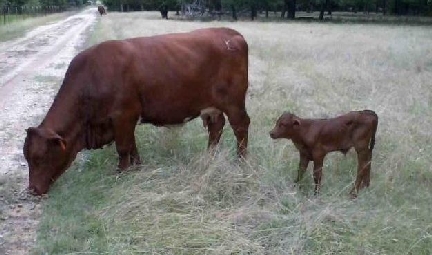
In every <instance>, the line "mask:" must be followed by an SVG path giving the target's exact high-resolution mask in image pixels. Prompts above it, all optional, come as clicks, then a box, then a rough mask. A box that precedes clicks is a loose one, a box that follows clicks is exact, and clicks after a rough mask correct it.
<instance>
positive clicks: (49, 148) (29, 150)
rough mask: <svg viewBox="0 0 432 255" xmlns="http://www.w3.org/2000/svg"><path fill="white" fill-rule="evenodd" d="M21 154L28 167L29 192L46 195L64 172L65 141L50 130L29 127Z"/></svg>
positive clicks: (65, 165)
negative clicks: (22, 153)
mask: <svg viewBox="0 0 432 255" xmlns="http://www.w3.org/2000/svg"><path fill="white" fill-rule="evenodd" d="M23 152H24V157H25V158H26V160H27V162H28V166H29V186H28V188H29V191H30V192H31V193H33V194H35V195H42V194H45V193H47V192H48V189H49V187H50V185H51V184H52V183H53V182H54V181H55V180H56V179H57V178H58V177H59V176H60V175H61V174H62V173H63V172H64V171H65V170H66V167H67V164H68V159H67V152H66V142H65V140H64V139H63V138H62V137H61V136H59V135H58V134H56V133H55V132H54V131H52V130H49V129H45V128H34V127H31V128H28V129H27V137H26V139H25V143H24V149H23Z"/></svg>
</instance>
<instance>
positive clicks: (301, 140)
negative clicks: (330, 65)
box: [270, 110, 378, 197]
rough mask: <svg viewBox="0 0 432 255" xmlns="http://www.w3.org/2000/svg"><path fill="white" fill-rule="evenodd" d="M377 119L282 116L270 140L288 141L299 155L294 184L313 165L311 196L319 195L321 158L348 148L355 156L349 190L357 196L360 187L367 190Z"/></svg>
mask: <svg viewBox="0 0 432 255" xmlns="http://www.w3.org/2000/svg"><path fill="white" fill-rule="evenodd" d="M377 127H378V116H377V114H376V113H375V112H373V111H371V110H363V111H352V112H349V113H347V114H345V115H341V116H339V117H336V118H328V119H302V118H300V117H298V116H296V115H294V114H292V113H289V112H285V113H283V114H282V115H281V116H280V117H279V119H278V120H277V122H276V125H275V127H274V128H273V130H272V131H270V137H271V138H273V139H278V138H287V139H291V141H292V142H293V143H294V146H295V147H296V148H297V149H298V151H299V153H300V164H299V169H298V175H297V179H296V181H295V182H296V183H297V182H299V181H300V180H301V179H302V177H303V174H304V172H305V171H306V169H307V166H308V164H309V161H313V162H314V171H313V177H314V183H315V194H318V193H319V189H320V185H321V177H322V167H323V161H324V157H325V156H326V155H327V154H328V153H329V152H332V151H340V152H342V153H343V154H346V153H347V152H348V151H349V150H350V149H351V148H352V147H354V149H355V150H356V152H357V159H358V166H357V178H356V180H355V184H354V187H353V188H352V190H351V192H350V193H351V195H352V196H353V197H356V196H357V193H358V191H359V190H360V189H361V188H362V187H369V184H370V170H371V160H372V150H373V148H374V146H375V134H376V131H377Z"/></svg>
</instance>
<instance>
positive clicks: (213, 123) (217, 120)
mask: <svg viewBox="0 0 432 255" xmlns="http://www.w3.org/2000/svg"><path fill="white" fill-rule="evenodd" d="M206 118H207V119H206V120H205V122H206V125H207V131H208V133H209V140H208V149H213V148H215V147H216V145H217V144H218V143H219V140H220V138H221V136H222V131H223V127H224V126H225V117H224V115H223V113H222V112H219V113H218V114H217V115H216V116H206Z"/></svg>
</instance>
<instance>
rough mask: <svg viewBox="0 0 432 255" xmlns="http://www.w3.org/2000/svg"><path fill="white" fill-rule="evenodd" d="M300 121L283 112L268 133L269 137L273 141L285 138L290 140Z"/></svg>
mask: <svg viewBox="0 0 432 255" xmlns="http://www.w3.org/2000/svg"><path fill="white" fill-rule="evenodd" d="M300 123H301V122H300V119H299V118H298V117H297V116H296V115H294V114H292V113H289V112H284V113H283V114H282V115H281V116H280V117H279V119H278V120H277V122H276V125H275V127H274V128H273V130H272V131H270V137H271V138H273V139H278V138H287V139H292V137H293V135H295V134H296V131H297V130H298V128H299V127H300Z"/></svg>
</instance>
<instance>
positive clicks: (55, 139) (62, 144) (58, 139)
mask: <svg viewBox="0 0 432 255" xmlns="http://www.w3.org/2000/svg"><path fill="white" fill-rule="evenodd" d="M49 140H50V142H51V143H53V144H55V145H57V146H60V148H61V149H62V151H66V141H65V139H63V138H62V137H60V136H57V137H53V138H50V139H49Z"/></svg>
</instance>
